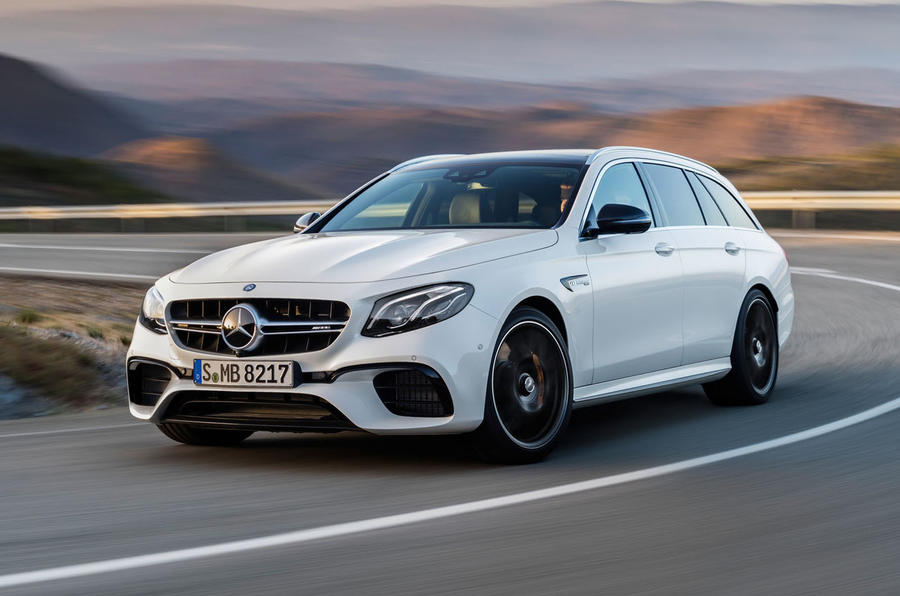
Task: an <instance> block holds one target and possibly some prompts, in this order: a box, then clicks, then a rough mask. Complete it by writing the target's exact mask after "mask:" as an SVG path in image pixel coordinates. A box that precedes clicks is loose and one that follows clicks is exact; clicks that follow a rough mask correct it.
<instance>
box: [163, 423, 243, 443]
mask: <svg viewBox="0 0 900 596" xmlns="http://www.w3.org/2000/svg"><path fill="white" fill-rule="evenodd" d="M156 427H157V428H158V429H159V430H160V432H162V434H164V435H166V436H167V437H169V438H170V439H172V440H173V441H177V442H179V443H184V444H185V445H206V446H213V447H230V446H232V445H237V444H238V443H240V442H241V441H243V440H244V439H246V438H247V437H249V436H250V435H252V434H253V432H251V431H244V430H221V429H217V428H199V427H196V426H189V425H187V424H180V423H177V422H164V423H163V424H157V425H156Z"/></svg>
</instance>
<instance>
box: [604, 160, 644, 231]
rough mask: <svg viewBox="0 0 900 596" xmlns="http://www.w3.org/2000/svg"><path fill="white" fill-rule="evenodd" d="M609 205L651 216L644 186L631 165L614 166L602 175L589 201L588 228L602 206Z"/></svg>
mask: <svg viewBox="0 0 900 596" xmlns="http://www.w3.org/2000/svg"><path fill="white" fill-rule="evenodd" d="M609 203H619V204H622V205H631V206H632V207H637V208H638V209H643V210H644V211H645V212H647V213H648V214H650V216H651V217H652V216H653V210H652V209H651V208H650V201H649V199H647V191H645V190H644V184H643V183H642V182H641V178H640V176H638V173H637V169H636V168H635V167H634V164H633V163H620V164H616V165H614V166H612V167H611V168H609V169H608V170H606V172H605V173H604V174H603V178H601V179H600V184H598V185H597V189H596V190H595V191H594V196H593V198H592V199H591V210H590V214H589V215H588V226H591V225H593V222H594V221H595V220H596V219H597V214H598V213H600V210H601V209H603V206H604V205H607V204H609Z"/></svg>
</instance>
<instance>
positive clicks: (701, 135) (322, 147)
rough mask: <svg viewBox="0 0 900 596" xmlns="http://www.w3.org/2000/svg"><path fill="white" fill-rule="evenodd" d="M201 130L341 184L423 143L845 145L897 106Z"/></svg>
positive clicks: (357, 119)
mask: <svg viewBox="0 0 900 596" xmlns="http://www.w3.org/2000/svg"><path fill="white" fill-rule="evenodd" d="M209 138H210V139H211V140H212V141H213V143H214V144H215V145H217V146H219V147H222V148H223V149H224V150H225V151H227V152H228V153H229V154H230V155H233V156H235V158H237V159H239V160H241V161H242V162H245V163H248V164H251V165H253V166H254V167H256V168H258V169H261V170H265V171H267V172H270V173H274V174H277V175H279V176H285V177H287V178H289V179H292V180H298V181H300V180H302V181H305V182H306V183H309V184H313V185H314V186H316V187H319V188H323V189H326V190H331V191H333V192H335V193H337V194H341V193H343V192H346V191H349V190H352V189H353V188H355V187H356V186H357V185H358V184H360V183H361V182H363V181H365V180H366V179H368V178H370V177H371V176H373V175H375V174H377V173H378V172H379V171H382V170H384V169H385V168H386V167H388V166H390V165H392V164H394V163H397V162H399V161H402V160H404V159H407V158H409V157H411V156H415V155H421V154H428V153H445V152H459V153H471V152H482V151H493V150H503V149H532V148H553V147H602V146H606V145H641V146H647V147H655V148H659V149H664V150H669V151H675V152H677V153H683V154H686V155H689V156H692V157H695V158H697V159H701V160H704V161H707V162H710V163H715V164H721V163H728V162H733V161H735V160H740V159H753V158H761V157H765V156H771V155H794V156H799V157H803V156H806V157H812V156H823V155H841V154H848V153H853V152H856V151H859V150H863V149H866V148H869V147H872V146H874V145H882V144H896V143H900V109H898V108H886V107H877V106H868V105H862V104H855V103H850V102H845V101H838V100H833V99H827V98H819V97H800V98H793V99H785V100H779V101H775V102H768V103H762V104H756V105H750V106H732V107H716V108H691V109H684V110H670V111H664V112H653V113H648V114H640V115H614V114H606V113H599V112H596V111H594V110H592V109H589V108H587V107H585V106H581V105H578V104H565V103H557V104H548V105H545V106H540V107H536V108H523V109H518V110H504V111H493V110H477V109H462V108H442V109H413V108H372V109H348V110H342V111H338V112H330V113H304V114H295V115H291V116H287V117H280V118H270V119H264V120H260V121H257V122H253V123H249V124H246V125H244V126H241V127H238V128H235V129H232V130H226V131H221V132H218V133H214V134H212V135H210V137H209Z"/></svg>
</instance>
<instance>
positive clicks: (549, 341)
mask: <svg viewBox="0 0 900 596" xmlns="http://www.w3.org/2000/svg"><path fill="white" fill-rule="evenodd" d="M572 395H573V388H572V365H571V362H570V361H569V354H568V350H567V349H566V343H565V340H564V339H563V337H562V334H561V333H560V331H559V329H557V327H556V325H555V324H554V323H553V321H551V320H550V319H549V318H548V317H547V316H546V315H545V314H544V313H542V312H541V311H539V310H537V309H534V308H530V307H522V308H517V309H516V310H514V311H513V313H512V314H511V315H510V317H509V319H508V320H507V321H506V323H505V324H504V325H503V328H502V329H501V330H500V336H499V339H498V340H497V345H496V346H495V347H494V351H493V356H492V358H491V372H490V376H489V378H488V386H487V394H486V397H485V408H484V421H483V422H482V424H481V426H480V427H479V428H478V430H477V431H475V436H474V439H475V448H476V450H477V451H478V453H479V454H480V455H481V456H482V458H484V459H485V460H487V461H491V462H497V463H517V464H519V463H532V462H536V461H540V460H542V459H543V458H544V457H546V456H547V454H548V453H550V451H551V450H552V449H553V448H554V447H555V446H556V443H557V442H558V440H559V437H560V436H561V435H562V433H563V430H564V429H565V428H566V425H567V424H568V422H569V417H570V415H571V412H572Z"/></svg>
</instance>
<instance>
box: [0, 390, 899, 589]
mask: <svg viewBox="0 0 900 596" xmlns="http://www.w3.org/2000/svg"><path fill="white" fill-rule="evenodd" d="M897 409H900V397H897V398H895V399H892V400H891V401H889V402H887V403H883V404H881V405H880V406H876V407H874V408H870V409H868V410H865V411H862V412H859V413H858V414H854V415H853V416H849V417H847V418H841V419H840V420H835V421H834V422H829V423H828V424H823V425H822V426H816V427H814V428H810V429H807V430H803V431H800V432H796V433H793V434H790V435H785V436H783V437H779V438H776V439H771V440H768V441H763V442H761V443H754V444H752V445H747V446H745V447H738V448H736V449H729V450H727V451H721V452H719V453H713V454H711V455H704V456H701V457H695V458H693V459H687V460H683V461H680V462H675V463H671V464H665V465H662V466H655V467H652V468H645V469H643V470H636V471H634V472H625V473H623V474H615V475H613V476H605V477H601V478H594V479H592V480H584V481H581V482H572V483H570V484H561V485H558V486H552V487H550V488H542V489H538V490H531V491H526V492H522V493H517V494H512V495H505V496H502V497H494V498H490V499H482V500H479V501H470V502H468V503H460V504H458V505H448V506H446V507H436V508H434V509H424V510H422V511H413V512H410V513H401V514H398V515H387V516H384V517H376V518H372V519H364V520H359V521H354V522H346V523H341V524H334V525H330V526H321V527H318V528H310V529H308V530H297V531H293V532H284V533H282V534H272V535H269V536H261V537H258V538H248V539H245V540H234V541H231V542H220V543H218V544H210V545H207V546H198V547H194V548H183V549H178V550H170V551H164V552H158V553H153V554H149V555H138V556H135V557H123V558H119V559H108V560H105V561H95V562H92V563H82V564H79V565H66V566H63V567H50V568H47V569H40V570H38V571H26V572H23V573H12V574H9V575H0V588H9V587H12V586H23V585H27V584H36V583H39V582H47V581H52V580H60V579H70V578H73V577H84V576H88V575H97V574H101V573H111V572H114V571H123V570H126V569H138V568H142V567H152V566H156V565H165V564H168V563H181V562H184V561H190V560H194V559H205V558H209V557H216V556H223V555H231V554H236V553H243V552H247V551H253V550H259V549H263V548H272V547H276V546H287V545H294V544H301V543H306V542H313V541H316V540H324V539H327V538H337V537H339V536H348V535H351V534H361V533H364V532H373V531H376V530H385V529H389V528H396V527H399V526H407V525H410V524H417V523H422V522H427V521H434V520H438V519H445V518H449V517H456V516H460V515H468V514H471V513H477V512H480V511H488V510H492V509H499V508H501V507H510V506H513V505H521V504H523V503H532V502H534V501H543V500H545V499H553V498H557V497H562V496H566V495H572V494H576V493H582V492H585V491H592V490H597V489H599V488H606V487H609V486H615V485H619V484H626V483H628V482H636V481H639V480H647V479H649V478H656V477H659V476H665V475H668V474H674V473H676V472H683V471H685V470H690V469H692V468H698V467H700V466H707V465H710V464H714V463H718V462H722V461H725V460H729V459H734V458H736V457H743V456H745V455H750V454H752V453H759V452H761V451H767V450H769V449H775V448H777V447H784V446H785V445H790V444H792V443H799V442H800V441H806V440H808V439H812V438H815V437H820V436H822V435H827V434H829V433H833V432H835V431H839V430H841V429H844V428H847V427H848V426H853V425H855V424H859V423H861V422H865V421H867V420H872V419H873V418H877V417H878V416H882V415H884V414H887V413H888V412H893V411H894V410H897Z"/></svg>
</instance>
